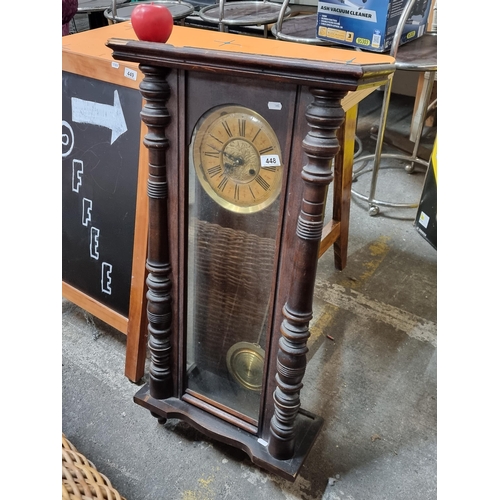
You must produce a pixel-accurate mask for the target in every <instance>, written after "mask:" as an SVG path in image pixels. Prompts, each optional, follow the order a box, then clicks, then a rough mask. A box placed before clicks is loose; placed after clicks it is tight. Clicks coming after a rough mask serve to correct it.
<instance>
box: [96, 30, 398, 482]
mask: <svg viewBox="0 0 500 500" xmlns="http://www.w3.org/2000/svg"><path fill="white" fill-rule="evenodd" d="M106 45H107V46H108V47H110V48H111V49H112V50H113V57H114V58H115V59H117V60H121V61H133V62H137V63H139V65H140V66H139V68H140V69H141V71H142V73H143V74H144V79H143V81H142V82H141V84H140V91H141V93H142V96H143V98H144V103H145V104H144V106H143V110H142V112H141V118H142V120H143V122H144V123H145V125H146V126H147V129H148V131H147V133H146V135H145V137H144V144H145V146H146V147H147V148H148V151H149V178H148V188H147V189H148V197H149V237H148V258H147V262H146V268H147V271H148V273H149V274H148V278H147V286H148V293H147V299H148V306H147V316H148V321H149V325H148V332H149V350H150V353H151V364H150V369H149V383H148V384H146V385H144V386H143V387H142V388H141V389H140V390H139V391H138V392H137V394H136V395H135V397H134V400H135V402H136V403H137V404H139V405H141V406H143V407H145V408H147V409H148V410H150V411H151V413H152V414H153V416H155V417H156V418H157V419H158V420H159V422H161V423H163V422H165V421H166V419H167V418H179V419H182V420H185V421H187V422H189V423H190V425H192V426H193V427H195V428H197V429H198V430H200V431H201V432H202V433H204V434H206V435H208V436H210V437H212V438H214V439H216V440H219V441H222V442H225V443H227V444H229V445H232V446H235V447H238V448H240V449H242V450H244V451H245V452H246V453H247V454H248V455H249V457H250V458H251V460H252V461H253V462H254V463H255V464H256V465H258V466H260V467H262V468H264V469H266V470H269V471H271V472H273V473H275V474H277V475H279V476H281V477H284V478H285V479H287V480H291V481H293V480H295V478H296V477H297V474H298V472H299V470H300V467H301V466H302V464H303V463H304V460H305V459H306V457H307V454H308V453H309V451H310V449H311V447H312V445H313V444H314V441H315V439H316V437H317V435H318V433H319V431H320V429H321V426H322V423H323V420H322V418H321V417H318V416H316V415H313V414H312V413H310V412H308V411H306V410H304V409H302V408H301V407H300V389H301V387H302V379H303V376H304V373H305V368H306V353H307V339H308V337H309V329H308V325H309V321H310V320H311V318H312V300H313V292H314V282H315V277H316V265H317V256H318V250H319V245H320V240H321V233H322V228H323V214H324V204H325V199H326V193H327V188H328V185H329V184H330V182H331V181H332V179H333V175H332V160H333V158H334V157H335V155H336V154H337V153H338V152H339V149H340V145H339V142H338V140H337V137H336V134H337V131H338V129H339V128H340V127H341V125H342V123H343V121H344V116H345V113H344V111H343V109H342V105H341V101H342V99H343V98H344V97H345V96H346V95H347V93H348V92H355V91H357V90H359V89H362V88H366V87H378V86H380V85H383V84H384V83H385V82H386V81H387V79H388V78H389V77H390V75H391V74H392V73H393V72H394V68H395V67H394V60H393V59H392V58H391V57H389V56H384V55H379V54H366V53H359V52H354V51H350V50H344V49H332V48H327V47H315V46H307V45H303V44H294V43H289V42H282V41H276V40H270V39H263V38H256V37H249V36H243V35H234V34H229V33H221V32H212V31H207V30H199V29H195V28H186V27H181V26H175V27H174V31H173V33H172V36H171V38H170V39H169V42H168V43H167V44H160V43H151V42H141V41H136V40H124V39H116V38H115V39H110V40H108V42H107V44H106ZM200 75H201V76H200ZM191 76H192V77H193V78H192V79H193V80H196V79H197V78H198V79H200V81H201V82H204V83H203V85H205V87H203V85H200V86H198V87H192V86H191V87H190V85H189V84H188V83H189V82H190V78H191ZM205 77H206V80H204V78H205ZM218 82H220V83H221V85H222V84H224V85H226V86H229V87H228V88H230V87H231V86H235V88H236V89H238V90H241V96H242V100H243V101H244V102H236V103H235V102H227V103H226V104H237V105H243V106H246V107H248V108H255V107H256V106H257V105H258V103H257V102H256V101H255V102H252V95H253V94H254V93H257V92H253V91H252V89H254V90H256V89H258V88H259V86H261V85H263V84H264V83H265V85H269V84H271V85H272V86H274V87H275V88H277V89H283V92H284V94H285V93H287V97H286V98H287V99H289V100H291V101H292V102H293V109H292V112H290V113H289V114H288V117H287V119H286V120H284V121H283V123H281V124H279V123H278V124H277V125H274V127H275V128H276V129H277V130H276V133H277V135H278V136H281V137H282V139H281V142H282V144H281V149H282V156H283V158H282V160H283V164H284V172H283V191H282V194H281V196H280V198H279V203H280V220H279V227H278V236H277V240H276V241H277V247H278V248H277V252H278V253H277V255H278V257H277V259H276V262H277V265H276V267H275V273H276V274H275V276H274V279H273V281H274V282H275V287H274V289H273V304H272V308H271V311H272V312H271V313H270V319H269V322H270V326H269V328H268V335H267V338H266V340H265V347H266V348H265V362H264V375H263V387H262V396H261V403H260V411H259V417H258V421H257V424H256V425H254V424H253V423H251V422H250V423H249V422H248V421H245V420H244V419H243V420H242V419H240V418H239V417H238V416H237V415H234V414H233V415H232V414H231V412H227V411H226V408H224V407H223V405H220V407H217V406H214V405H213V404H211V402H207V401H203V399H200V398H197V397H195V396H193V395H192V394H190V393H189V390H186V378H187V374H186V345H185V344H186V340H185V335H184V331H185V328H186V318H185V316H186V309H187V298H186V293H185V290H186V265H185V263H186V245H187V227H188V221H187V215H186V212H187V209H186V206H187V193H186V188H185V186H187V179H186V177H187V167H186V166H187V165H188V155H189V143H190V140H191V135H190V134H191V132H192V130H188V128H189V127H188V125H187V122H188V121H190V119H189V117H188V114H189V113H195V115H196V109H195V110H194V111H193V103H195V102H196V103H198V104H196V106H200V110H199V113H198V118H199V117H201V116H202V115H203V113H205V112H206V111H208V110H209V109H210V108H211V107H213V106H215V104H214V103H215V101H214V103H212V100H211V99H210V95H219V97H218V99H219V104H221V99H222V100H223V99H224V96H222V97H221V96H220V92H217V86H218ZM193 89H194V90H193ZM204 89H205V91H204ZM195 91H196V93H197V94H198V95H191V94H190V93H191V92H195ZM200 92H201V93H203V92H206V99H203V96H202V97H201V98H200V95H199V93H200ZM203 103H204V104H203ZM222 103H223V102H222ZM201 106H203V109H201ZM191 121H193V120H191ZM190 126H192V125H190ZM283 138H284V139H283Z"/></svg>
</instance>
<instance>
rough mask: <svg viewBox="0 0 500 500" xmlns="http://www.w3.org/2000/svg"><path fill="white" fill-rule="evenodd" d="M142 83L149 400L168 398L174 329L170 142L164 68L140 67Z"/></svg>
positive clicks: (169, 394) (168, 90) (170, 386)
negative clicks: (146, 171)
mask: <svg viewBox="0 0 500 500" xmlns="http://www.w3.org/2000/svg"><path fill="white" fill-rule="evenodd" d="M139 69H140V70H141V71H142V72H143V73H144V79H143V81H142V82H141V84H140V86H139V89H140V91H141V94H142V96H143V98H144V100H145V101H146V102H145V105H144V107H143V109H142V111H141V118H142V121H143V122H144V123H145V124H146V126H147V128H148V131H147V133H146V135H145V136H144V145H145V146H146V147H147V148H148V153H149V176H148V182H147V192H148V198H149V232H148V257H147V261H146V269H147V271H148V273H149V274H148V277H147V279H146V284H147V287H148V292H147V294H146V298H147V300H148V305H147V317H148V333H149V349H150V352H151V365H150V368H149V387H150V393H151V396H152V397H154V398H156V399H166V398H168V397H170V396H172V372H171V357H172V352H171V351H172V345H171V341H170V337H171V326H172V295H171V289H172V282H171V280H170V275H171V271H172V268H171V265H170V258H169V253H168V217H167V215H168V213H167V175H166V174H167V165H166V151H167V149H168V148H169V141H168V139H167V137H166V135H165V128H166V127H167V126H168V125H169V123H170V115H169V113H168V110H167V108H166V102H167V100H168V99H169V97H170V87H169V85H168V83H167V80H166V78H167V75H168V74H169V73H170V71H171V70H170V69H168V68H160V67H154V66H147V65H139Z"/></svg>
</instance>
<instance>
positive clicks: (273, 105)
mask: <svg viewBox="0 0 500 500" xmlns="http://www.w3.org/2000/svg"><path fill="white" fill-rule="evenodd" d="M267 107H268V108H269V109H277V110H278V111H279V110H280V109H281V108H282V107H283V106H282V105H281V102H268V103H267Z"/></svg>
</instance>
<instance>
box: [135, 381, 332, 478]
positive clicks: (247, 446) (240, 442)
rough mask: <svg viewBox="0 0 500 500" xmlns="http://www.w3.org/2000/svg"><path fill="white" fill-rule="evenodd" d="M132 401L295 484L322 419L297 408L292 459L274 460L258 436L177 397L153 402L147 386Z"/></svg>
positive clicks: (158, 416) (158, 417)
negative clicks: (238, 451)
mask: <svg viewBox="0 0 500 500" xmlns="http://www.w3.org/2000/svg"><path fill="white" fill-rule="evenodd" d="M134 402H135V403H136V404H138V405H140V406H142V407H144V408H146V409H147V410H149V411H150V412H151V413H152V414H153V415H154V416H155V417H156V418H157V419H158V420H159V421H160V422H161V421H162V420H168V419H169V418H178V419H180V420H183V421H185V422H187V423H188V424H189V425H191V426H192V427H194V428H195V429H197V430H198V431H200V432H201V433H203V434H205V435H207V436H209V437H210V438H213V439H215V440H217V441H221V442H223V443H225V444H227V445H230V446H234V447H235V448H238V449H240V450H242V451H244V452H245V453H246V454H247V455H248V457H249V458H250V460H251V461H252V462H253V463H254V464H255V465H257V466H258V467H261V468H262V469H265V470H267V471H269V472H272V473H274V474H277V475H278V476H280V477H282V478H284V479H286V480H287V481H295V479H296V478H297V475H298V474H299V471H300V469H301V467H302V464H303V463H304V461H305V460H306V458H307V456H308V454H309V452H310V450H311V448H312V447H313V445H314V442H315V441H316V438H317V437H318V434H319V432H320V430H321V428H322V426H323V422H324V420H323V419H322V418H321V417H318V416H316V415H314V414H312V413H310V412H308V411H306V410H304V409H302V408H301V409H300V410H299V413H298V415H297V418H296V420H295V426H296V436H297V439H296V445H295V452H294V455H293V457H292V458H290V459H288V460H277V459H276V458H273V457H272V456H271V454H270V453H269V452H268V451H267V446H265V445H264V444H261V443H262V440H259V438H258V436H256V435H254V434H250V433H249V432H246V431H244V430H242V429H240V428H238V427H236V426H234V425H231V424H230V423H228V422H225V421H223V420H221V419H219V418H217V417H215V416H213V415H211V414H210V413H207V412H206V411H203V410H201V409H199V408H196V407H195V406H193V405H191V404H189V403H187V402H185V401H183V400H182V399H179V398H174V397H172V398H168V399H155V398H153V397H152V396H151V395H150V393H149V384H146V385H144V386H143V387H142V388H141V389H140V390H139V391H138V392H137V393H136V394H135V396H134Z"/></svg>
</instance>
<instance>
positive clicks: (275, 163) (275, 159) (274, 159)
mask: <svg viewBox="0 0 500 500" xmlns="http://www.w3.org/2000/svg"><path fill="white" fill-rule="evenodd" d="M260 166H261V167H279V166H281V164H280V157H279V156H278V155H262V156H261V157H260Z"/></svg>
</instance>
